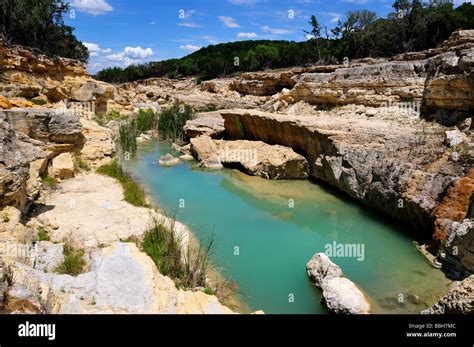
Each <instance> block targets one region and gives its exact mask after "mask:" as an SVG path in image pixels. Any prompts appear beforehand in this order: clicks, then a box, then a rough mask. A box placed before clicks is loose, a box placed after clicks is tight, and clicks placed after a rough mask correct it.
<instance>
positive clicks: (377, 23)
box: [95, 0, 474, 83]
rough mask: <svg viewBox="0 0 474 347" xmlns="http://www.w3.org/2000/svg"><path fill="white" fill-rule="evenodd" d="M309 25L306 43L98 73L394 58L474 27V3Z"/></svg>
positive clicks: (204, 52)
mask: <svg viewBox="0 0 474 347" xmlns="http://www.w3.org/2000/svg"><path fill="white" fill-rule="evenodd" d="M309 25H310V29H309V30H307V31H305V34H306V35H307V37H308V38H309V39H308V40H307V41H305V42H291V41H269V40H257V41H242V42H232V43H224V44H218V45H211V46H208V47H206V48H202V49H200V50H199V51H197V52H194V53H192V54H190V55H188V56H186V57H184V58H181V59H170V60H165V61H160V62H150V63H146V64H140V65H131V66H128V67H126V68H119V67H113V68H107V69H104V70H102V71H100V72H98V73H97V74H96V76H95V77H96V78H97V79H100V80H103V81H107V82H111V83H123V82H129V81H134V80H140V79H146V78H152V77H169V78H176V77H185V76H198V80H199V81H203V80H208V79H212V78H216V77H221V76H228V75H235V74H238V73H241V72H248V71H259V70H265V69H269V68H272V69H275V68H283V67H290V66H300V65H308V64H328V63H341V62H343V61H344V60H345V59H355V58H362V57H390V56H393V55H395V54H399V53H404V52H412V51H420V50H424V49H428V48H433V47H436V46H437V45H438V44H440V43H441V42H443V41H444V40H446V39H447V38H449V36H450V35H451V34H452V33H453V32H454V31H456V30H458V29H473V28H474V6H473V5H472V4H471V3H464V4H463V5H461V6H459V7H457V8H454V5H453V3H452V1H448V0H430V1H429V2H426V3H422V2H421V1H420V0H396V1H395V3H394V4H393V11H392V12H391V13H390V14H389V15H388V16H387V18H379V17H378V16H377V14H376V13H375V12H372V11H368V10H359V11H351V12H349V13H347V15H346V19H345V20H344V21H339V22H338V24H337V26H336V27H335V28H333V29H331V30H328V28H327V27H323V26H321V25H320V24H319V21H318V19H317V17H316V16H312V17H311V20H310V22H309Z"/></svg>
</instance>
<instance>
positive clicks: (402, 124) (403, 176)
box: [220, 109, 470, 238]
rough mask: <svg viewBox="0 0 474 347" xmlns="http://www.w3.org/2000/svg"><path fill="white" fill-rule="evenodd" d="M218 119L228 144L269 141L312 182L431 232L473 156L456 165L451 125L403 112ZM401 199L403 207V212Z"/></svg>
mask: <svg viewBox="0 0 474 347" xmlns="http://www.w3.org/2000/svg"><path fill="white" fill-rule="evenodd" d="M220 114H221V115H222V117H223V118H224V126H225V128H226V136H227V137H228V138H229V139H230V140H241V139H247V140H252V141H263V142H265V143H271V144H278V145H281V146H285V147H289V148H292V149H293V150H294V151H295V152H297V153H304V154H305V158H306V159H307V161H308V163H309V170H310V175H311V176H313V177H314V178H316V179H321V180H323V181H326V182H328V183H329V184H331V185H333V186H334V187H337V188H338V189H340V190H341V191H344V192H346V193H347V194H349V195H350V196H352V197H353V198H355V199H357V200H359V201H361V202H362V203H364V204H365V205H367V206H370V207H372V208H375V209H378V210H380V211H382V212H384V213H387V214H389V215H391V216H393V217H394V218H397V219H400V220H403V221H405V222H407V223H410V224H412V225H414V226H416V227H417V230H420V231H422V230H428V233H429V230H430V229H431V230H432V229H433V219H432V213H433V212H434V209H435V207H436V206H437V205H438V204H439V203H440V200H439V197H440V196H443V195H444V194H445V193H446V190H447V189H448V188H449V186H450V184H451V182H452V180H453V179H454V178H458V177H463V176H465V175H466V173H467V171H468V170H469V169H470V166H469V164H468V162H469V159H468V157H469V155H468V151H465V152H464V153H460V155H461V157H462V158H464V159H462V160H459V161H456V162H454V161H451V160H449V158H448V156H446V155H445V153H446V147H445V146H444V144H443V142H444V131H445V130H446V128H445V127H443V126H441V125H439V124H436V123H435V122H426V121H424V120H421V119H419V118H405V117H406V115H405V113H404V111H403V110H399V109H394V110H393V111H389V112H388V113H386V114H387V116H384V114H385V113H384V112H380V113H377V115H375V116H374V117H371V118H367V117H365V116H363V115H358V114H357V113H356V112H353V111H352V109H350V110H348V111H347V112H341V113H335V112H332V111H328V112H320V113H319V114H318V115H306V116H297V115H282V114H276V113H268V112H261V111H255V110H223V111H220ZM349 124H350V125H349ZM464 160H465V161H464ZM441 168H442V169H441ZM400 201H402V202H403V206H404V208H399V207H398V206H399V205H398V204H399V203H400ZM419 236H420V237H421V236H422V235H419ZM424 237H425V238H431V237H432V233H429V234H426V235H424Z"/></svg>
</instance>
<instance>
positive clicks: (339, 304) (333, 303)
mask: <svg viewBox="0 0 474 347" xmlns="http://www.w3.org/2000/svg"><path fill="white" fill-rule="evenodd" d="M322 289H323V299H322V302H323V303H324V304H325V305H326V306H327V308H328V309H329V311H330V312H332V313H336V314H367V313H369V311H370V304H369V303H368V301H367V299H366V298H365V296H364V294H363V293H362V292H361V291H360V289H359V288H357V286H356V285H355V284H354V283H353V282H352V281H350V280H348V279H347V278H344V277H334V278H330V279H327V280H325V281H324V282H323V286H322Z"/></svg>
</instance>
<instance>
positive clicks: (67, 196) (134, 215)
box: [37, 174, 189, 250]
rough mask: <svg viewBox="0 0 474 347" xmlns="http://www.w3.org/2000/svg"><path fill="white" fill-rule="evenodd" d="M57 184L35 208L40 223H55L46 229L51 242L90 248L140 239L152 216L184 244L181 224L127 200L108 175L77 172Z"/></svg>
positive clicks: (184, 231) (183, 232) (184, 235)
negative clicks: (67, 242)
mask: <svg viewBox="0 0 474 347" xmlns="http://www.w3.org/2000/svg"><path fill="white" fill-rule="evenodd" d="M59 188H60V189H58V190H56V191H54V192H52V193H51V194H50V195H48V197H47V198H46V199H45V202H44V203H45V206H44V207H39V208H38V211H37V214H38V217H37V218H38V220H39V221H40V222H41V223H42V224H43V225H50V224H52V225H55V228H53V229H54V230H51V231H50V232H49V236H50V238H51V241H52V242H66V241H70V242H71V243H72V244H73V245H75V246H77V247H78V248H82V249H86V250H90V249H94V248H98V247H99V246H102V247H103V246H108V245H110V244H111V243H113V242H115V241H117V240H127V239H129V238H130V237H136V238H138V239H139V238H140V237H142V236H143V234H144V233H145V232H146V231H147V230H148V229H149V227H150V226H151V225H152V224H153V221H154V220H156V221H157V222H158V223H164V224H165V225H166V226H168V227H171V226H173V227H174V230H175V233H176V235H180V238H181V240H182V243H183V245H186V244H187V242H188V241H187V240H188V234H189V231H188V229H187V227H186V226H185V225H184V224H182V223H179V222H175V223H173V221H172V220H171V219H169V218H166V217H164V216H162V215H159V214H157V213H154V212H152V211H150V210H149V209H147V208H141V207H135V206H132V205H130V204H128V203H127V202H125V201H124V196H123V190H122V187H121V186H120V185H119V184H118V183H117V182H116V181H115V180H114V179H112V178H110V177H105V176H101V175H96V174H88V175H83V176H78V177H75V178H74V179H71V180H66V181H64V182H62V183H60V185H59ZM47 206H54V208H53V209H51V208H48V207H47Z"/></svg>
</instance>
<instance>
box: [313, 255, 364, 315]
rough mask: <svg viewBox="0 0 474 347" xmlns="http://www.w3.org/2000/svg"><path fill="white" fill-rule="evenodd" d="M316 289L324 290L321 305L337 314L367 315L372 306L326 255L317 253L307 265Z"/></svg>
mask: <svg viewBox="0 0 474 347" xmlns="http://www.w3.org/2000/svg"><path fill="white" fill-rule="evenodd" d="M306 271H307V273H308V276H309V277H310V279H311V281H312V282H313V283H314V284H315V286H316V287H318V288H320V289H321V290H322V298H321V303H322V304H323V305H325V306H326V307H327V308H328V310H329V312H331V313H335V314H367V313H369V312H370V304H369V302H368V301H367V299H366V297H365V295H364V294H363V293H362V291H361V290H360V289H359V288H357V286H356V285H355V284H354V283H353V282H352V281H350V280H348V279H347V278H345V277H343V275H342V270H341V268H340V267H339V266H337V265H336V264H334V263H333V262H332V261H331V260H330V259H329V257H328V256H327V255H326V254H325V253H316V254H315V255H314V256H313V257H312V258H311V260H310V261H309V262H308V264H307V265H306Z"/></svg>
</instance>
